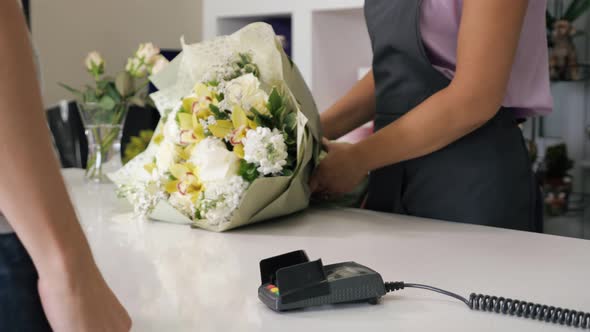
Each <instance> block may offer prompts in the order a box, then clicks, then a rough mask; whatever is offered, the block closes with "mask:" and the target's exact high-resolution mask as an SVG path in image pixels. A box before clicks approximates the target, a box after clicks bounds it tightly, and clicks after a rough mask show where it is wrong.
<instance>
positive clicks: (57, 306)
mask: <svg viewBox="0 0 590 332" xmlns="http://www.w3.org/2000/svg"><path fill="white" fill-rule="evenodd" d="M84 265H85V266H82V267H81V266H78V267H77V268H76V270H75V271H74V272H73V273H64V274H61V275H55V276H53V275H50V276H47V278H44V276H43V275H40V279H39V295H40V296H41V302H42V304H43V309H44V310H45V315H46V316H47V319H48V320H49V323H50V325H51V327H52V328H53V330H54V331H56V332H91V331H92V332H94V331H97V332H98V331H105V332H107V331H108V332H128V331H129V330H130V329H131V318H130V317H129V315H128V314H127V311H126V310H125V308H123V306H122V305H121V303H120V302H119V300H117V298H116V297H115V295H114V294H113V292H112V291H111V289H110V288H109V286H108V285H107V284H106V282H105V281H104V279H103V277H102V275H101V274H100V272H99V270H98V268H97V267H96V266H95V265H94V264H84Z"/></svg>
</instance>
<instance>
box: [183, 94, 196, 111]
mask: <svg viewBox="0 0 590 332" xmlns="http://www.w3.org/2000/svg"><path fill="white" fill-rule="evenodd" d="M198 100H199V99H198V98H195V97H188V98H184V99H183V100H182V108H184V110H185V111H187V112H189V113H192V112H193V104H194V103H196V102H197V101H198Z"/></svg>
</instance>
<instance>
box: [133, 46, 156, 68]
mask: <svg viewBox="0 0 590 332" xmlns="http://www.w3.org/2000/svg"><path fill="white" fill-rule="evenodd" d="M159 54H160V49H159V48H158V47H156V46H155V45H154V44H152V43H145V44H140V45H139V49H138V50H137V52H136V53H135V56H136V57H137V58H138V59H141V60H143V61H144V62H145V63H148V64H154V63H155V62H156V61H157V60H158V55H159Z"/></svg>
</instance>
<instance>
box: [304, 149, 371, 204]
mask: <svg viewBox="0 0 590 332" xmlns="http://www.w3.org/2000/svg"><path fill="white" fill-rule="evenodd" d="M323 144H324V148H326V150H327V151H328V155H327V156H326V158H324V160H322V161H321V162H320V165H319V166H318V168H317V169H316V171H315V173H314V174H313V175H312V177H311V181H310V188H311V190H312V192H314V193H319V194H346V193H349V192H352V191H353V190H354V189H355V188H356V187H357V186H358V185H359V184H360V183H361V182H362V181H363V179H364V178H365V177H366V176H367V174H368V172H367V171H366V170H364V169H363V168H362V167H361V166H360V163H359V161H358V159H356V157H355V155H354V151H353V147H354V145H352V144H348V143H335V142H334V143H332V142H329V141H327V140H326V139H324V141H323Z"/></svg>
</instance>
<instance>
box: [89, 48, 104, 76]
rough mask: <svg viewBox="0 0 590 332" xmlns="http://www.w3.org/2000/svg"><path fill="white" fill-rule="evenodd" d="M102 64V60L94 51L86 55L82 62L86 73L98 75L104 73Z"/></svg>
mask: <svg viewBox="0 0 590 332" xmlns="http://www.w3.org/2000/svg"><path fill="white" fill-rule="evenodd" d="M104 64H105V62H104V58H103V57H102V55H100V53H98V52H96V51H94V52H90V53H88V56H86V59H85V60H84V65H85V66H86V69H88V71H91V72H97V73H99V74H102V73H103V72H104Z"/></svg>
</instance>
